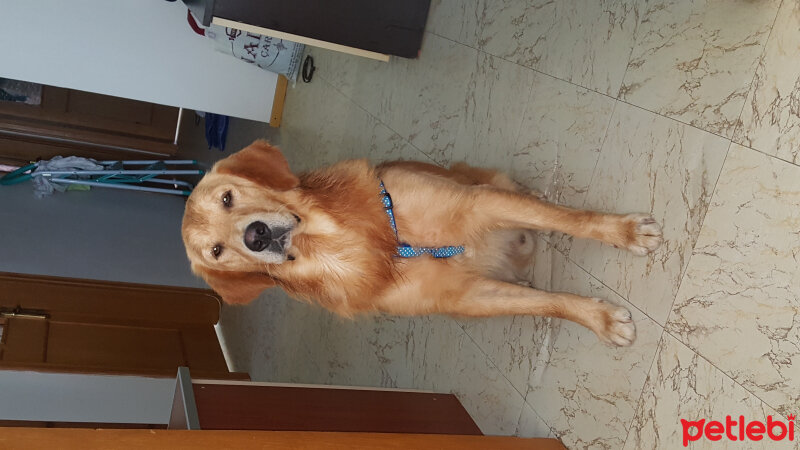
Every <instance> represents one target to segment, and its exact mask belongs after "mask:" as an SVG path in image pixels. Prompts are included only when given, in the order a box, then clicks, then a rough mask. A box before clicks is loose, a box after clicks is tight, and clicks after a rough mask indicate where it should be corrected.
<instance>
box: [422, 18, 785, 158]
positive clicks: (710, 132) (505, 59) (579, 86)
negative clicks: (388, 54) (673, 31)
mask: <svg viewBox="0 0 800 450" xmlns="http://www.w3.org/2000/svg"><path fill="white" fill-rule="evenodd" d="M776 20H777V16H776ZM773 26H774V22H773ZM426 33H428V34H431V35H434V36H436V37H439V38H442V39H445V40H448V41H451V42H454V43H456V44H460V45H463V46H464V47H468V48H471V49H473V50H477V51H478V52H480V53H484V54H487V55H489V56H493V57H495V58H499V59H502V60H503V61H506V62H509V63H512V64H516V65H517V66H520V67H522V68H525V69H528V70H531V71H533V72H536V73H538V74H540V75H544V76H546V77H550V78H552V79H555V80H558V81H562V82H564V83H567V84H570V85H572V86H575V87H578V88H580V89H583V90H585V91H589V92H593V93H595V94H598V95H602V96H604V97H608V98H610V99H612V100H614V101H615V102H618V103H623V104H625V105H628V106H632V107H634V108H637V109H640V110H642V111H646V112H649V113H651V114H653V115H656V116H658V117H662V118H664V119H668V120H671V121H674V122H677V123H679V124H681V125H684V126H687V127H690V128H694V129H695V130H698V131H702V132H704V133H708V134H711V135H713V136H717V137H720V138H722V139H726V140H730V141H733V138H732V137H728V136H725V135H722V134H719V133H716V132H714V131H710V130H707V129H705V128H702V127H701V126H699V125H693V124H691V123H688V122H684V121H682V120H679V119H676V118H674V117H670V116H667V115H664V114H661V113H659V112H656V111H653V110H650V109H647V108H645V107H643V106H639V105H636V104H634V103H630V102H629V101H626V100H624V99H622V98H619V96H617V97H614V96H613V95H610V94H607V93H605V92H601V91H598V90H596V89H593V88H590V87H587V86H583V85H580V84H577V83H575V82H573V81H570V80H565V79H563V78H560V77H558V76H555V75H552V74H549V73H547V72H542V71H541V70H538V69H534V68H532V67H528V66H525V65H522V64H520V63H517V62H515V61H512V60H510V59H507V58H504V57H502V56H498V55H494V54H492V53H489V52H486V51H484V50H481V49H479V48H476V47H473V46H471V45H467V44H465V43H463V42H459V41H456V40H454V39H451V38H448V37H446V36H442V35H440V34H437V33H435V32H432V31H426ZM770 33H771V30H770ZM767 40H769V35H768V36H767ZM766 42H767V41H765V46H764V47H765V48H766ZM632 53H633V48H631V54H632ZM629 59H630V57H629ZM629 62H630V61H629ZM625 73H626V74H627V68H626V72H625ZM623 81H624V78H623ZM620 89H621V86H620ZM742 110H744V106H743V107H742ZM740 116H741V112H740ZM734 143H736V144H739V145H742V146H743V147H748V148H751V149H753V150H757V151H760V150H758V149H756V148H752V147H749V146H746V145H744V144H740V143H738V142H735V141H734ZM762 153H765V152H762ZM765 154H767V155H769V153H765ZM769 156H772V157H773V158H777V159H780V160H782V161H786V162H788V163H790V164H794V165H796V166H800V162H798V163H794V162H792V161H787V160H785V159H782V158H779V157H777V156H774V155H769Z"/></svg>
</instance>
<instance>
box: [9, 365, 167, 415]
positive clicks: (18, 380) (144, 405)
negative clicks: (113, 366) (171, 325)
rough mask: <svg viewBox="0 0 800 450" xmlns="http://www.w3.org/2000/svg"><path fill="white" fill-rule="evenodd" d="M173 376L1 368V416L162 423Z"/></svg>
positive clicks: (165, 413)
mask: <svg viewBox="0 0 800 450" xmlns="http://www.w3.org/2000/svg"><path fill="white" fill-rule="evenodd" d="M174 392H175V379H172V378H146V377H134V376H112V375H83V374H67V373H44V372H27V371H15V370H0V420H36V421H45V422H101V423H145V424H162V423H163V424H166V423H168V422H169V414H170V410H171V408H172V399H173V394H174Z"/></svg>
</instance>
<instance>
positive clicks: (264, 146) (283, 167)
mask: <svg viewBox="0 0 800 450" xmlns="http://www.w3.org/2000/svg"><path fill="white" fill-rule="evenodd" d="M214 169H215V170H216V172H217V173H222V174H229V175H236V176H237V177H242V178H245V179H247V180H250V181H252V182H253V183H257V184H259V185H261V186H267V187H271V188H273V189H277V190H279V191H287V190H289V189H292V188H295V187H297V185H298V184H300V180H299V179H298V178H297V177H296V176H295V175H294V174H293V173H292V172H291V170H289V163H288V162H286V158H284V157H283V154H281V151H280V150H279V149H278V148H277V147H273V146H271V145H269V143H268V142H267V141H261V140H259V141H255V142H253V143H252V144H250V145H249V146H247V147H245V148H244V149H243V150H240V151H238V152H236V153H234V154H233V155H231V156H229V157H227V158H225V159H223V160H222V161H220V162H218V163H217V165H216V167H214Z"/></svg>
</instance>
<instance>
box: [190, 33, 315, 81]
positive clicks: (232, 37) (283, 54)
mask: <svg viewBox="0 0 800 450" xmlns="http://www.w3.org/2000/svg"><path fill="white" fill-rule="evenodd" d="M205 35H206V37H208V38H209V39H211V40H213V41H214V48H215V49H216V50H217V51H219V52H222V53H227V54H229V55H233V56H235V57H237V58H239V59H241V60H242V61H246V62H248V63H250V64H255V65H256V66H258V67H260V68H262V69H265V70H269V71H270V72H275V73H278V74H281V75H285V76H286V78H288V79H289V80H292V81H294V80H295V78H297V72H299V71H300V59H301V57H302V56H303V50H304V49H305V45H303V44H298V43H296V42H292V41H287V40H285V39H278V38H274V37H270V36H262V35H259V34H253V33H249V32H246V31H242V30H237V29H234V28H226V27H222V26H219V25H211V26H210V27H209V28H207V29H206V30H205Z"/></svg>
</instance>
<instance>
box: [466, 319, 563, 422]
mask: <svg viewBox="0 0 800 450" xmlns="http://www.w3.org/2000/svg"><path fill="white" fill-rule="evenodd" d="M454 321H455V323H456V325H457V326H458V328H459V329H460V330H461V332H462V333H464V335H465V336H466V337H467V338H468V339H469V340H470V341H471V342H472V343H473V345H475V348H477V349H478V351H479V352H480V353H481V354H482V355H483V356H484V357H485V358H486V360H487V361H489V363H490V364H491V365H492V367H494V368H495V370H497V373H499V374H500V376H502V377H503V379H504V380H506V382H508V384H509V385H510V386H511V388H512V389H514V391H516V393H517V394H519V396H520V397H521V398H522V403H523V404H522V410H520V417H522V412H523V411H524V410H525V403H528V402H527V401H526V400H527V398H528V392H527V391H526V392H525V393H524V394H523V393H521V392H520V391H519V389H517V387H516V386H514V383H512V382H511V380H509V379H508V377H506V374H505V373H503V371H502V370H500V367H498V366H497V364H496V363H495V362H494V360H493V359H492V358H491V357H490V356H489V355H488V354H487V353H486V352H485V351H484V350H483V348H481V346H480V345H478V343H477V342H476V341H475V339H474V338H473V337H472V336H471V335H470V334H469V333H468V332H467V330H465V329H464V327H463V326H462V325H461V323H460V322H459V321H458V320H455V319H454ZM526 385H527V382H526ZM529 390H530V388H529V389H528V391H529ZM528 406H530V407H531V409H532V410H533V412H534V413H535V414H536V417H538V418H539V419H540V420H541V421H542V422H543V423H544V424H545V425H547V427H548V428H550V431H553V433H554V434H555V432H554V428H553V427H552V426H550V424H549V423H547V421H545V420H544V419H543V418H542V416H541V415H539V413H538V412H536V409H535V408H534V407H533V406H531V405H530V403H528ZM517 425H519V417H518V418H517Z"/></svg>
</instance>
